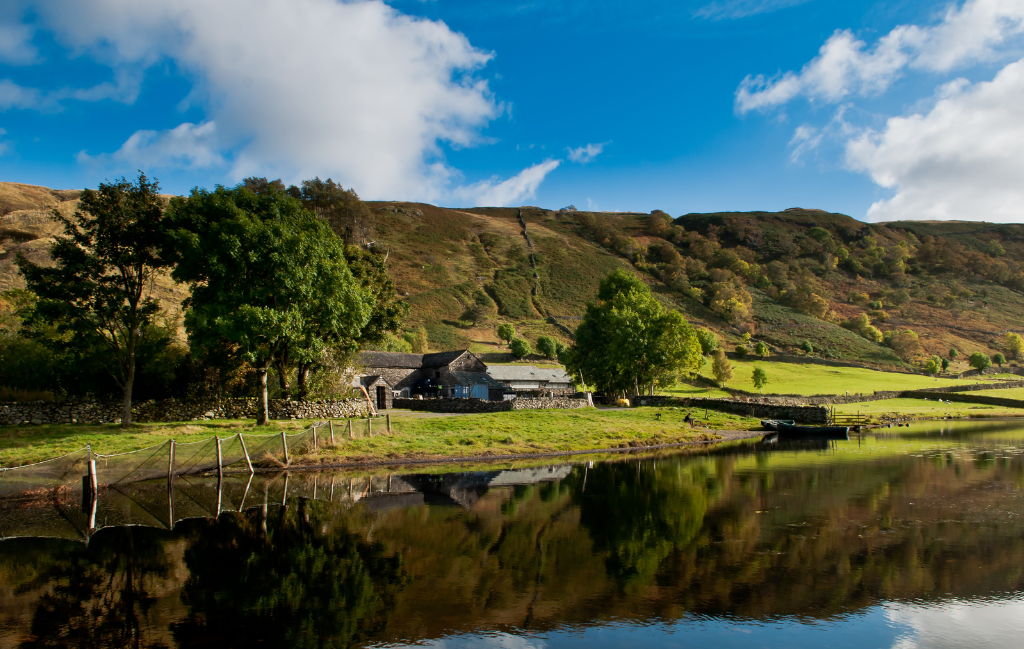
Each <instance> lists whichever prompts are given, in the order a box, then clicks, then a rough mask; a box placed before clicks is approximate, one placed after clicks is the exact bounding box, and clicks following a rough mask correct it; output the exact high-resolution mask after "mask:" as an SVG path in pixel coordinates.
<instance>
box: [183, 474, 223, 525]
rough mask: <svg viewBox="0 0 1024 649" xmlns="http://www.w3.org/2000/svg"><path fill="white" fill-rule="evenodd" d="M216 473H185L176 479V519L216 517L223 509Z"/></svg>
mask: <svg viewBox="0 0 1024 649" xmlns="http://www.w3.org/2000/svg"><path fill="white" fill-rule="evenodd" d="M217 482H218V480H217V476H216V475H183V476H177V477H175V479H174V489H173V490H172V493H173V496H174V520H175V522H177V521H181V520H185V519H186V518H215V517H217V516H219V515H220V512H221V511H222V508H221V505H222V502H221V500H222V498H221V491H220V490H219V489H218V488H217V487H218V485H217Z"/></svg>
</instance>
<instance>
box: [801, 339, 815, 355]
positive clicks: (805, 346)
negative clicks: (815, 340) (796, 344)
mask: <svg viewBox="0 0 1024 649" xmlns="http://www.w3.org/2000/svg"><path fill="white" fill-rule="evenodd" d="M800 349H802V350H804V351H805V352H807V353H808V354H813V353H814V345H812V344H811V341H809V340H805V341H804V342H803V344H802V345H800Z"/></svg>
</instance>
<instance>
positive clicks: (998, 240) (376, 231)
mask: <svg viewBox="0 0 1024 649" xmlns="http://www.w3.org/2000/svg"><path fill="white" fill-rule="evenodd" d="M76 203H77V193H76V192H71V191H63V192H56V191H52V190H48V189H46V188H40V187H33V186H28V185H17V184H13V183H0V213H2V216H0V290H4V289H8V288H16V287H18V286H20V285H21V281H20V278H19V277H18V276H17V274H16V271H15V270H14V267H13V258H14V254H15V253H16V252H19V251H20V252H23V253H25V254H27V255H29V256H30V257H35V258H41V257H45V254H46V248H47V244H48V242H49V237H51V236H52V235H53V233H54V232H55V228H54V227H53V225H52V224H50V223H49V222H48V221H47V219H46V214H47V212H48V211H49V210H50V209H53V208H55V207H56V208H58V209H61V210H72V209H74V206H75V204H76ZM365 208H366V209H365V213H363V214H364V215H363V216H360V217H359V218H361V219H364V221H365V222H363V221H361V222H360V223H359V224H358V226H359V227H358V229H359V232H360V233H361V235H360V237H359V239H358V242H360V243H362V244H363V245H366V246H367V247H372V248H375V249H377V250H382V251H384V253H385V254H387V256H388V261H387V264H388V268H389V271H390V273H391V275H392V277H393V279H394V281H395V283H396V286H397V287H398V291H399V293H400V294H401V295H402V296H403V297H405V299H407V300H408V301H409V303H410V305H411V307H412V308H411V313H410V316H409V318H408V321H407V322H406V326H407V328H409V329H412V328H414V327H417V326H419V325H423V326H424V327H425V328H426V329H427V331H428V335H429V338H430V342H431V346H432V347H433V348H435V349H453V348H461V347H469V348H470V349H472V350H474V351H475V352H479V353H493V352H503V351H504V350H503V348H502V347H501V346H500V345H499V342H498V340H497V336H496V334H495V327H496V324H497V323H498V322H506V321H511V322H514V323H515V324H516V326H517V328H518V330H519V332H520V334H521V335H524V336H525V337H526V338H528V339H530V340H531V342H535V340H536V338H537V337H538V336H541V335H549V336H555V337H558V338H561V339H563V340H565V341H568V340H569V339H570V333H569V332H570V331H571V330H572V329H574V328H575V326H576V324H577V323H578V321H579V318H580V316H581V315H582V314H583V312H584V309H585V305H586V303H587V301H588V300H591V299H593V296H594V295H595V293H596V290H597V286H598V283H599V282H600V280H601V278H603V277H604V276H605V275H607V274H608V272H610V271H611V270H613V269H615V268H628V269H630V270H632V271H633V272H636V273H638V274H640V275H641V276H642V277H643V278H644V279H645V281H647V282H648V283H649V284H650V285H651V286H652V289H653V291H654V293H655V295H657V296H658V298H659V299H661V300H662V301H663V302H664V303H665V304H666V305H668V306H671V307H673V308H676V309H679V310H680V311H681V312H683V313H684V315H686V317H687V318H688V319H689V320H691V321H692V322H694V323H695V324H697V325H699V326H704V327H708V328H710V329H712V330H714V331H715V332H717V333H718V334H719V335H720V337H721V338H722V340H723V343H724V344H726V345H728V346H729V348H731V347H732V346H734V345H736V344H737V343H738V342H740V340H741V335H742V334H743V333H744V332H746V333H750V334H752V336H753V338H754V340H763V341H765V342H766V343H768V344H769V346H770V347H772V348H773V352H775V353H787V354H798V353H799V354H802V353H804V352H802V351H801V347H802V346H803V345H804V343H805V341H809V342H810V343H811V345H812V347H813V348H814V349H815V354H816V355H820V356H822V357H825V358H833V359H839V360H844V361H855V362H861V363H864V364H868V365H875V366H885V365H889V366H898V365H904V366H905V365H906V364H907V363H908V362H914V361H918V360H920V359H922V358H924V357H925V356H926V355H929V354H941V355H946V353H947V351H948V349H949V348H950V347H956V348H957V349H959V350H960V352H961V353H962V354H963V356H962V357H961V359H962V358H965V357H966V356H967V355H969V354H970V353H971V352H974V351H984V352H986V353H989V354H991V353H994V352H995V351H999V350H1000V348H1001V345H1002V337H1003V335H1004V334H1005V332H1007V331H1012V330H1021V329H1022V328H1024V325H1022V324H1021V323H1022V322H1024V294H1022V290H1024V272H1022V263H1024V225H998V224H988V223H974V222H953V223H927V222H899V223H887V224H867V223H862V222H860V221H857V220H855V219H853V218H851V217H849V216H846V215H843V214H833V213H828V212H824V211H820V210H807V209H790V210H785V211H783V212H719V213H714V214H687V215H684V216H680V217H678V218H675V219H672V218H671V217H669V216H668V215H666V214H664V213H662V212H657V211H656V212H654V213H652V214H644V213H596V212H581V211H575V210H557V211H556V210H548V209H542V208H538V207H522V208H487V207H484V208H467V209H448V208H441V207H436V206H432V205H426V204H421V203H406V202H367V203H365ZM367 215H368V216H367ZM346 231H348V232H351V231H352V228H349V229H348V230H346ZM156 290H157V293H158V295H159V296H160V297H161V298H162V299H163V300H164V302H165V304H167V306H168V308H169V309H176V308H177V306H178V303H179V302H180V300H181V298H182V297H184V295H183V292H182V289H181V288H180V287H177V286H175V285H174V284H173V283H172V282H170V281H169V280H166V281H161V282H160V283H159V285H158V286H157V287H156ZM858 316H867V319H868V320H869V321H870V324H871V326H872V327H873V328H874V329H876V330H877V332H878V334H877V336H874V334H873V333H872V332H871V331H869V330H867V329H865V328H864V327H863V326H861V325H863V322H864V318H863V317H861V319H860V321H855V318H857V317H858ZM851 321H853V322H851ZM858 322H859V323H860V324H857V323H858ZM843 323H847V325H846V327H844V326H842V325H843ZM907 329H911V330H913V331H915V332H916V333H917V335H918V341H917V344H916V345H910V346H909V347H907V346H903V347H900V346H899V345H896V344H893V343H892V342H891V341H890V344H888V345H886V344H884V343H883V342H876V340H874V339H873V336H874V337H880V336H884V335H886V333H887V332H890V333H889V334H888V335H890V336H891V335H893V334H894V333H898V332H900V331H904V330H907ZM492 358H494V359H495V360H497V358H498V357H492ZM960 368H963V369H966V367H965V366H963V365H961V366H959V368H958V369H960Z"/></svg>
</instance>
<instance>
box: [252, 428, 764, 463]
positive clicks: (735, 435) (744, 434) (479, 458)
mask: <svg viewBox="0 0 1024 649" xmlns="http://www.w3.org/2000/svg"><path fill="white" fill-rule="evenodd" d="M706 432H710V433H712V434H715V435H719V438H718V439H699V440H691V441H686V442H672V443H669V444H652V445H645V446H620V447H612V448H593V449H583V450H575V451H546V452H543V453H517V454H508V455H459V456H431V457H424V458H417V457H398V458H387V459H369V460H352V461H346V462H321V463H316V464H313V463H305V464H303V463H299V464H291V465H289V466H275V467H256V466H253V472H254V473H269V472H280V471H317V470H320V469H353V468H360V467H373V468H380V467H389V466H417V465H421V466H431V465H438V464H463V463H469V462H474V463H479V462H507V461H509V460H535V459H541V458H546V457H550V458H557V457H573V456H577V455H594V454H598V453H629V452H637V451H656V450H660V449H666V448H685V447H689V446H706V445H712V444H720V443H722V442H734V441H739V440H743V439H753V438H755V437H763V436H764V435H765V431H760V430H713V431H706ZM232 473H236V472H232ZM237 473H246V472H237Z"/></svg>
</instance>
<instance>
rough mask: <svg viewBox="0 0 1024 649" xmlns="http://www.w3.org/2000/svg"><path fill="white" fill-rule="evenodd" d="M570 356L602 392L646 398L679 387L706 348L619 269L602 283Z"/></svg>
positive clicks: (685, 324)
mask: <svg viewBox="0 0 1024 649" xmlns="http://www.w3.org/2000/svg"><path fill="white" fill-rule="evenodd" d="M597 299H598V302H597V303H596V304H588V305H587V311H586V314H585V315H584V316H583V321H582V322H581V323H580V326H579V327H578V328H577V329H576V344H575V345H574V346H573V348H572V350H571V352H570V353H568V354H565V356H566V361H567V362H568V366H569V370H570V371H571V372H572V373H573V374H578V375H580V376H581V377H582V378H583V379H584V380H585V381H586V382H588V383H591V384H593V385H595V386H597V388H598V389H599V390H602V391H605V392H610V393H618V394H626V393H633V394H642V393H644V392H649V391H653V389H654V386H655V385H656V384H657V385H667V384H673V383H675V381H676V380H677V379H678V377H679V375H681V374H692V373H694V372H696V371H697V370H698V369H699V368H700V365H701V362H702V360H703V359H702V357H701V345H700V341H699V340H698V339H697V336H696V333H695V332H694V329H693V327H692V326H690V324H689V323H688V322H687V321H686V320H685V319H684V318H683V316H682V315H680V314H679V312H678V311H673V310H669V309H666V308H665V307H663V306H662V305H661V303H660V302H658V301H657V300H656V299H655V298H654V296H653V295H651V290H650V288H648V286H647V285H646V284H644V283H643V282H642V281H641V280H640V279H639V278H637V277H636V276H635V275H633V274H631V273H627V272H625V271H622V270H616V271H613V272H612V273H610V274H609V275H608V276H607V277H605V278H604V280H602V282H601V286H600V288H599V289H598V293H597Z"/></svg>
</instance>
